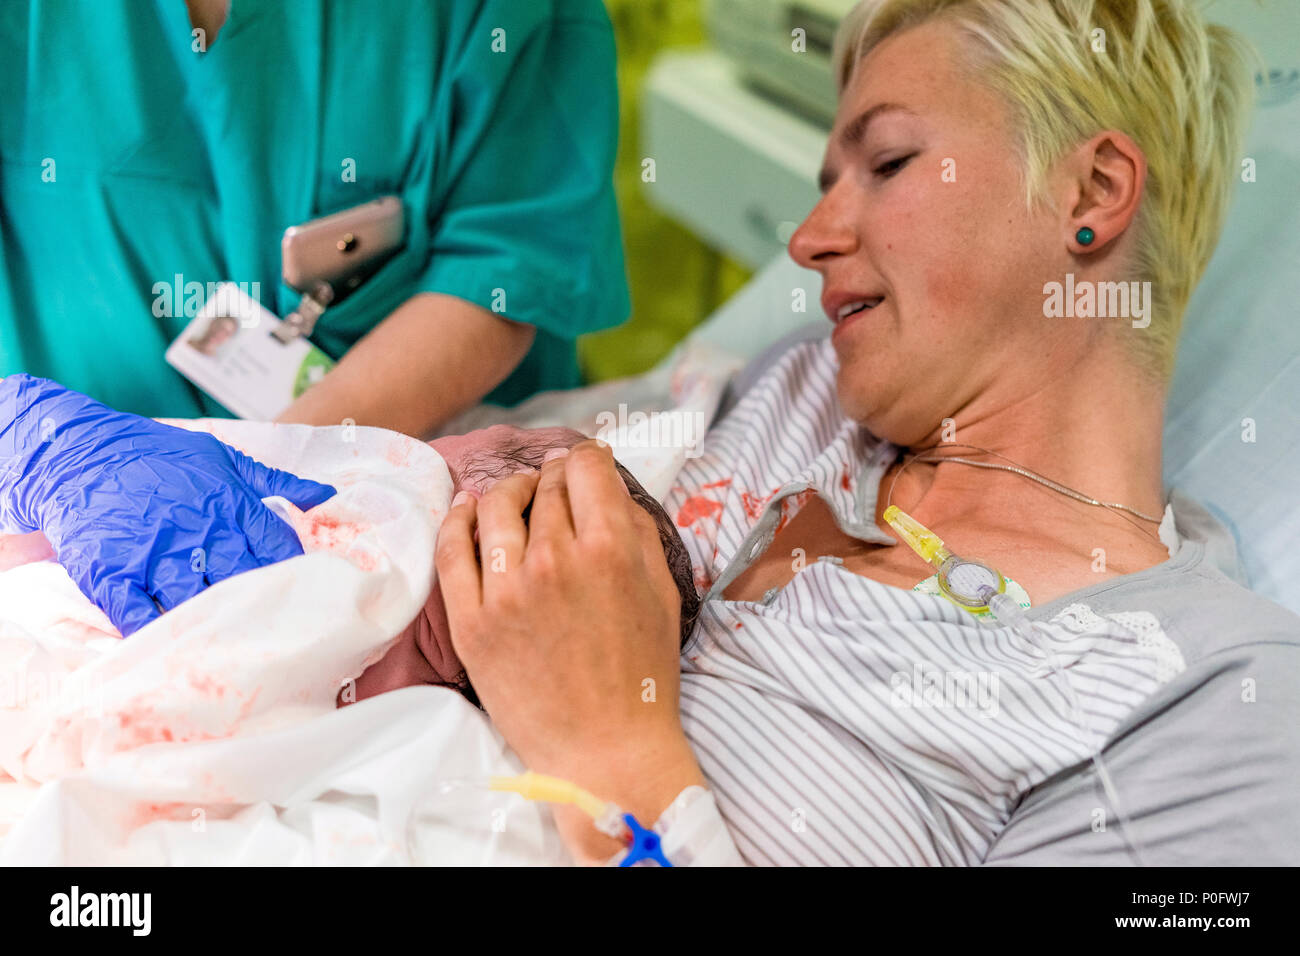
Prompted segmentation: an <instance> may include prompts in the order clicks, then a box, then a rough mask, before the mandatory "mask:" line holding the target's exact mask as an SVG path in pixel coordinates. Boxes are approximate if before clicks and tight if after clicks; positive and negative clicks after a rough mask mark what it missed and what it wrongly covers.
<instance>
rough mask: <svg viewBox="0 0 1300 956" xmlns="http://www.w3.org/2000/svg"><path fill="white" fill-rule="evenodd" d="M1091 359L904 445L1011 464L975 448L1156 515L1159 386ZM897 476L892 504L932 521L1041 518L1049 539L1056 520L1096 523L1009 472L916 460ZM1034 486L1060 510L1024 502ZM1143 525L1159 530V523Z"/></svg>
mask: <svg viewBox="0 0 1300 956" xmlns="http://www.w3.org/2000/svg"><path fill="white" fill-rule="evenodd" d="M1088 364H1089V366H1090V367H1088V368H1076V369H1073V370H1071V374H1068V375H1053V376H1050V377H1048V378H1046V379H1045V380H1044V381H1042V382H1041V383H1039V384H1038V385H1037V387H1035V388H1033V389H1032V390H1030V391H1028V392H1027V393H1023V394H1021V395H1019V396H1017V397H1014V398H1010V397H1006V396H999V395H988V396H984V397H982V398H981V399H980V400H979V401H977V402H974V403H972V404H971V406H970V407H969V409H967V410H966V411H965V412H964V413H960V414H959V415H958V417H957V418H956V420H955V428H953V429H951V430H950V431H947V432H945V431H944V430H943V429H937V430H936V431H935V432H934V433H933V434H932V435H930V436H927V438H926V439H925V440H924V441H921V442H918V443H916V444H915V445H914V446H912V447H911V448H909V449H907V451H908V452H909V453H921V452H929V453H930V454H931V455H933V456H949V455H959V456H962V457H966V458H970V459H972V460H974V461H981V462H990V463H992V464H1007V463H1008V462H1006V461H1003V460H1002V459H999V458H995V457H993V456H989V455H983V454H980V453H978V452H974V451H971V450H969V449H966V448H963V447H962V446H963V445H972V446H977V447H979V448H984V449H988V450H989V451H992V452H995V453H996V454H998V455H1002V456H1005V458H1007V459H1010V462H1012V463H1015V464H1016V465H1019V466H1021V467H1023V468H1026V469H1029V470H1031V471H1034V472H1036V473H1038V474H1039V475H1042V476H1043V477H1044V478H1049V479H1051V480H1052V481H1054V482H1057V483H1059V484H1061V485H1064V486H1066V487H1068V488H1071V489H1074V490H1076V491H1079V492H1081V493H1083V494H1084V495H1086V496H1088V497H1091V498H1096V499H1098V500H1099V501H1106V502H1116V503H1119V504H1123V505H1127V506H1128V507H1130V508H1133V509H1135V510H1136V511H1140V512H1143V513H1145V514H1148V515H1151V516H1153V517H1156V518H1158V517H1159V516H1160V515H1161V514H1162V512H1163V510H1164V490H1163V481H1162V475H1161V454H1160V448H1161V437H1162V432H1163V422H1164V413H1163V404H1164V394H1163V388H1162V387H1161V386H1160V385H1159V384H1154V383H1150V382H1148V381H1147V380H1146V379H1145V378H1144V377H1143V375H1142V374H1141V373H1140V372H1139V371H1137V370H1136V369H1133V368H1132V367H1131V366H1130V365H1129V363H1128V362H1126V361H1125V362H1117V361H1114V360H1111V361H1104V360H1103V357H1102V356H1098V357H1097V358H1096V360H1094V361H1092V362H1090V363H1088ZM895 476H897V484H896V486H895V487H894V489H893V500H894V503H896V504H899V505H900V506H901V507H903V508H905V509H908V508H909V505H910V506H911V508H912V509H917V510H920V511H921V512H922V513H928V514H930V515H931V516H932V517H939V516H944V517H956V516H959V515H970V514H987V515H990V516H991V515H1017V516H1018V520H1020V521H1023V522H1027V523H1028V525H1029V526H1030V529H1033V526H1034V525H1036V524H1039V523H1041V524H1043V525H1044V527H1042V528H1041V529H1038V530H1041V531H1042V532H1044V535H1045V536H1050V535H1052V534H1057V533H1059V529H1060V528H1061V526H1062V522H1064V523H1065V524H1066V525H1069V524H1072V523H1075V522H1074V520H1073V519H1072V518H1071V515H1077V518H1078V524H1079V525H1080V527H1081V528H1082V527H1084V526H1086V525H1087V524H1088V523H1089V522H1091V521H1095V519H1096V515H1095V514H1091V513H1090V512H1092V511H1095V510H1096V509H1090V508H1089V507H1088V506H1087V505H1084V504H1082V503H1077V502H1072V501H1071V500H1070V499H1069V498H1068V497H1067V496H1064V495H1061V494H1059V493H1058V492H1055V491H1050V490H1048V489H1047V488H1044V487H1042V486H1041V485H1033V484H1031V483H1030V482H1029V480H1028V479H1025V478H1023V477H1021V476H1018V475H1014V474H1010V473H1008V472H1005V471H998V470H989V469H981V468H972V467H969V466H965V465H960V464H950V465H945V466H943V467H935V466H933V465H923V464H921V463H917V464H913V465H912V466H910V467H909V468H907V470H906V471H902V472H901V475H900V474H899V472H898V471H895V472H894V475H891V477H890V479H888V480H890V481H892V480H893V478H894V477H895ZM1031 488H1032V489H1036V491H1035V492H1030V490H1029V489H1031ZM882 491H887V489H882ZM1037 492H1042V493H1045V494H1047V495H1049V496H1051V497H1054V498H1059V499H1060V500H1061V502H1063V504H1062V506H1061V507H1060V508H1056V507H1047V508H1027V507H1026V503H1027V501H1028V500H1030V497H1032V499H1033V500H1035V501H1037V500H1038V499H1037V497H1036V495H1037ZM976 506H978V508H976ZM918 520H923V519H921V518H920V517H919V516H918ZM1141 524H1142V525H1143V527H1144V529H1146V530H1149V531H1150V533H1151V534H1152V535H1154V534H1155V530H1156V529H1155V525H1153V524H1152V525H1148V524H1147V523H1146V522H1142V523H1141Z"/></svg>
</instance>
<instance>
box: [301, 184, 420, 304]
mask: <svg viewBox="0 0 1300 956" xmlns="http://www.w3.org/2000/svg"><path fill="white" fill-rule="evenodd" d="M405 230H406V215H405V211H404V210H403V208H402V200H401V199H399V198H398V197H397V196H381V197H380V198H378V199H375V200H372V201H371V202H367V203H363V204H362V205H360V206H353V207H352V208H350V209H344V210H342V211H340V212H336V213H331V214H330V215H328V216H322V217H321V218H319V219H313V220H311V221H310V222H304V223H302V224H301V225H297V226H290V227H289V228H288V229H286V230H285V231H284V237H283V238H282V239H281V240H280V271H281V273H282V275H283V278H284V282H285V284H286V285H288V286H289V287H290V288H293V289H297V290H298V291H299V292H308V291H310V290H311V289H312V288H314V287H315V286H316V285H317V283H320V282H326V283H329V285H330V287H331V288H332V289H333V290H334V296H335V298H336V299H341V298H343V297H344V296H346V295H347V294H348V293H349V292H351V291H352V290H353V289H355V288H356V287H357V286H359V285H360V284H361V283H362V282H364V281H365V280H366V278H367V277H369V276H370V275H372V274H373V273H374V272H376V271H377V270H378V269H379V267H380V266H382V265H383V264H384V263H385V262H387V261H388V260H389V259H390V258H392V256H393V255H394V254H395V253H396V252H397V251H398V250H400V249H401V248H402V239H403V237H404V235H405Z"/></svg>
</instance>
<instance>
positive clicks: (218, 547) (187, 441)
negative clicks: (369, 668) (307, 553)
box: [0, 375, 335, 635]
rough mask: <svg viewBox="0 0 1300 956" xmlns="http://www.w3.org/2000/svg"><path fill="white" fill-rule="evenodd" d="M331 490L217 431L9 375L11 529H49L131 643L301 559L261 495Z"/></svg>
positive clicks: (307, 502)
mask: <svg viewBox="0 0 1300 956" xmlns="http://www.w3.org/2000/svg"><path fill="white" fill-rule="evenodd" d="M334 493H335V491H334V489H333V488H331V487H330V486H329V485H322V484H319V483H317V482H314V481H306V480H304V479H302V478H297V477H295V476H293V475H291V474H289V473H287V472H283V471H277V470H276V469H274V468H268V467H266V466H265V465H262V464H260V463H259V462H256V461H254V460H253V459H252V458H249V457H248V456H247V455H244V454H241V453H240V452H238V451H236V450H235V449H233V448H231V447H229V446H228V445H225V444H223V443H222V442H220V441H218V440H217V439H215V438H213V437H212V436H211V435H206V434H201V433H197V432H188V431H185V430H184V429H181V428H174V427H172V426H170V425H162V424H159V423H158V422H155V421H153V420H151V419H148V418H141V417H139V416H137V415H127V414H123V413H121V412H115V411H113V410H112V409H111V408H108V407H106V406H104V405H101V404H100V403H99V402H96V401H94V400H93V399H90V398H87V397H86V396H85V395H82V394H80V393H78V392H73V391H70V390H68V389H66V388H64V387H62V386H61V385H58V384H57V383H55V382H51V381H48V380H46V379H40V378H33V377H32V376H30V375H10V376H8V377H7V378H4V379H0V531H9V532H13V533H28V532H32V531H41V532H44V534H45V537H46V538H48V539H49V542H50V545H51V546H52V547H53V549H54V552H55V554H56V555H57V556H58V558H59V562H60V563H61V564H62V565H63V566H64V568H66V569H67V571H68V574H69V575H71V577H72V580H73V581H75V582H76V583H77V586H78V587H79V588H81V591H82V593H83V594H85V595H86V597H88V598H89V599H90V600H91V601H93V602H94V603H95V604H96V605H97V606H98V607H99V608H100V609H101V610H103V611H104V613H105V614H107V615H108V617H109V620H111V621H112V622H113V624H114V625H115V626H116V627H117V629H118V630H119V631H121V632H122V634H123V635H129V634H132V633H134V632H135V631H137V630H139V629H140V628H141V627H143V626H144V625H145V624H147V623H148V622H149V621H151V620H153V619H154V618H155V617H157V616H158V614H159V613H160V612H159V610H158V607H157V606H155V604H154V602H155V600H156V601H157V603H158V605H161V607H162V608H163V609H164V610H170V609H171V608H174V607H176V606H177V605H178V604H180V603H181V602H183V601H186V600H188V599H189V598H191V597H193V596H194V595H196V594H198V593H199V592H200V591H202V590H203V589H204V588H206V587H207V586H208V585H210V584H215V583H216V582H218V581H220V580H222V579H224V578H228V577H231V576H233V575H236V574H239V573H240V572H242V571H249V570H252V569H253V568H259V567H262V566H264V565H268V564H273V563H274V562H276V561H283V560H284V559H285V558H291V557H294V556H296V555H299V554H302V546H301V545H300V544H299V542H298V538H297V536H296V535H295V534H294V532H293V530H292V529H291V528H290V527H289V526H288V525H287V524H285V523H284V522H283V521H282V520H280V518H279V517H277V516H276V515H275V514H274V513H273V512H272V511H271V510H270V509H269V508H267V507H266V505H264V504H262V501H261V499H262V498H265V497H269V496H271V495H282V496H283V497H285V498H287V499H289V500H290V501H292V502H293V503H294V504H295V505H297V506H298V507H299V508H302V509H304V510H306V509H308V508H311V507H314V506H315V505H318V504H320V503H321V502H322V501H326V500H328V499H329V498H330V497H332V496H333V495H334Z"/></svg>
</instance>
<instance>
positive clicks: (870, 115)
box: [817, 103, 916, 192]
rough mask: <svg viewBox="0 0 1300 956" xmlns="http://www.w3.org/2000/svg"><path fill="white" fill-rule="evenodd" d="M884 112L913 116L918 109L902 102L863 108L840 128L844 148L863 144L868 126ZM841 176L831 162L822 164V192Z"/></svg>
mask: <svg viewBox="0 0 1300 956" xmlns="http://www.w3.org/2000/svg"><path fill="white" fill-rule="evenodd" d="M882 113H907V114H909V115H911V116H915V115H916V111H915V110H913V109H910V108H908V107H906V106H904V105H902V104H901V103H877V104H876V105H875V106H872V107H869V108H868V109H865V110H863V111H862V112H861V113H859V114H858V115H857V116H855V117H854V118H853V119H851V120H849V121H848V122H847V123H845V124H844V128H843V129H842V130H840V135H839V142H840V147H841V148H843V149H852V148H853V147H855V146H858V145H860V144H861V142H862V140H863V139H864V138H865V137H866V135H867V127H868V126H870V125H871V121H872V120H874V119H875V118H876V117H877V116H880V115H881V114H882ZM838 178H839V172H838V171H837V170H835V169H834V168H833V167H831V166H830V164H829V163H827V164H826V165H823V166H822V169H821V172H819V173H818V174H817V186H818V188H819V189H820V190H821V191H822V192H826V190H828V189H830V188H831V186H833V185H835V180H836V179H838Z"/></svg>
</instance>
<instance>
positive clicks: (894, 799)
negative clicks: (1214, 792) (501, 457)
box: [666, 341, 1183, 864]
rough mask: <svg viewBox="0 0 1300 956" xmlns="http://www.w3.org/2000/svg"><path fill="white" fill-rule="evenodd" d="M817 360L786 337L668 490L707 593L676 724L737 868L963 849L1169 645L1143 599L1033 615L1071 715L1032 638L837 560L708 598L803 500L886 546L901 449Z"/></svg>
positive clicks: (914, 858)
mask: <svg viewBox="0 0 1300 956" xmlns="http://www.w3.org/2000/svg"><path fill="white" fill-rule="evenodd" d="M835 371H836V362H835V357H834V353H833V351H832V349H831V346H830V343H829V342H827V341H821V342H815V343H805V344H803V345H800V346H797V347H795V348H794V349H792V350H791V351H790V352H788V353H786V354H785V355H784V356H783V357H782V358H781V360H780V361H779V362H778V363H777V364H776V365H775V366H773V368H772V369H771V370H770V371H769V372H768V373H767V374H766V375H765V376H764V377H763V378H761V379H760V380H759V381H758V383H757V384H756V385H755V386H754V387H753V388H752V389H751V391H750V392H749V393H748V394H747V395H746V396H745V397H744V398H743V399H742V401H741V402H740V404H739V405H738V406H737V407H736V408H735V409H734V410H733V411H732V412H731V414H729V415H728V416H727V417H726V418H725V419H724V420H723V421H722V422H721V423H720V424H719V425H718V426H717V427H715V428H714V429H713V430H712V431H711V432H710V433H709V435H708V438H707V440H706V442H705V445H704V449H703V454H702V455H701V456H700V457H698V458H695V459H692V460H690V461H688V462H687V465H686V467H685V469H684V470H683V471H682V473H681V475H680V477H679V479H678V486H677V487H675V488H674V489H673V491H672V493H671V495H670V497H669V498H668V500H667V502H666V504H667V508H668V512H669V514H670V515H673V516H674V517H675V518H676V520H677V524H678V525H679V528H680V531H681V533H682V536H683V538H684V539H685V541H686V545H687V548H688V549H689V550H690V552H691V556H692V560H693V562H694V565H695V573H696V578H697V585H698V586H699V587H700V588H701V589H702V590H708V592H709V593H708V600H706V602H705V607H704V609H703V611H702V613H701V617H700V622H699V625H698V626H697V628H696V631H695V635H694V636H693V638H692V640H691V641H690V642H689V643H688V644H687V646H686V648H685V649H684V651H683V655H682V716H683V723H684V725H685V728H686V733H687V736H688V737H689V739H690V741H691V744H692V745H693V747H694V749H695V752H696V755H697V756H698V758H699V760H700V764H701V767H702V768H703V770H704V774H705V776H706V777H707V778H708V780H709V783H710V786H711V788H712V790H713V792H714V794H715V796H716V799H717V802H718V807H719V810H720V812H721V815H722V818H723V820H724V821H725V824H726V827H727V829H728V830H729V831H730V833H731V836H732V838H733V839H734V840H735V844H736V847H737V849H738V850H739V851H740V854H741V855H742V856H743V857H744V859H745V860H746V861H747V862H750V863H754V864H961V863H977V862H979V861H980V860H982V859H983V857H984V854H985V853H986V852H987V850H988V848H989V846H990V845H991V843H992V842H993V839H994V838H995V837H996V835H997V834H998V832H999V830H1000V829H1001V828H1002V827H1003V826H1004V825H1005V823H1006V822H1007V820H1008V818H1009V817H1010V814H1011V812H1012V810H1013V808H1014V807H1015V805H1016V802H1017V800H1018V798H1019V797H1020V796H1021V795H1022V794H1023V793H1024V792H1025V791H1026V790H1028V789H1029V788H1030V787H1033V786H1035V785H1036V784H1038V783H1040V782H1042V781H1043V780H1045V779H1046V778H1048V777H1050V776H1052V775H1053V774H1055V773H1057V772H1058V771H1060V770H1061V769H1063V768H1066V767H1070V766H1074V765H1076V764H1078V763H1079V762H1080V761H1084V760H1087V759H1088V757H1089V756H1090V754H1091V753H1092V752H1093V751H1094V750H1095V749H1097V748H1098V747H1099V746H1100V745H1101V743H1102V742H1103V741H1104V740H1105V739H1106V737H1107V736H1108V735H1109V734H1110V732H1111V731H1112V730H1113V729H1114V728H1115V726H1116V725H1117V724H1118V723H1119V722H1120V720H1121V719H1122V718H1123V717H1124V716H1125V715H1126V714H1128V713H1129V711H1131V710H1132V709H1133V708H1134V707H1135V706H1136V705H1137V704H1138V703H1139V702H1140V701H1141V700H1142V699H1143V698H1145V697H1147V696H1148V695H1149V694H1151V693H1152V692H1153V691H1154V690H1155V689H1156V688H1158V687H1159V686H1161V685H1162V684H1164V683H1166V682H1167V681H1169V680H1171V679H1172V678H1173V677H1174V676H1175V675H1176V674H1177V673H1178V672H1179V671H1181V670H1182V668H1183V659H1182V656H1181V654H1180V652H1179V650H1178V647H1177V646H1176V645H1175V644H1174V643H1173V642H1171V641H1170V640H1169V639H1168V638H1167V637H1166V636H1165V635H1164V634H1163V633H1162V632H1161V630H1160V627H1159V625H1158V622H1157V621H1156V619H1155V617H1154V616H1152V615H1150V614H1147V613H1145V612H1140V611H1139V612H1130V613H1127V614H1112V615H1109V616H1106V617H1102V616H1099V615H1097V614H1095V613H1093V612H1092V611H1091V610H1090V609H1089V608H1088V607H1087V606H1085V605H1083V604H1071V605H1068V606H1067V607H1065V608H1064V609H1063V610H1061V611H1060V612H1059V613H1057V614H1055V615H1054V616H1053V617H1051V618H1050V620H1043V619H1040V622H1041V623H1043V624H1045V625H1046V630H1047V631H1048V632H1049V633H1050V635H1051V641H1052V646H1053V648H1054V652H1055V654H1056V662H1057V668H1058V669H1059V671H1061V672H1063V673H1064V674H1066V675H1068V679H1069V681H1070V685H1071V688H1072V690H1073V694H1074V701H1075V703H1076V704H1077V706H1078V708H1079V711H1078V713H1080V719H1081V723H1080V722H1076V721H1075V720H1074V719H1072V715H1073V714H1074V713H1076V711H1074V710H1073V709H1072V705H1071V701H1070V697H1069V695H1068V693H1067V691H1066V689H1065V688H1063V686H1062V682H1061V678H1060V677H1059V676H1058V672H1057V670H1054V669H1053V667H1052V666H1051V665H1050V663H1049V661H1048V660H1047V657H1046V653H1045V650H1044V649H1043V646H1042V645H1038V644H1031V643H1029V642H1027V641H1026V640H1024V639H1023V638H1021V637H1020V636H1018V635H1017V634H1015V633H1014V632H1012V631H1011V630H1010V629H1008V628H1002V627H991V626H982V625H979V624H977V623H976V621H975V619H974V618H972V617H971V616H970V615H968V614H966V613H965V612H963V611H960V610H958V609H957V608H956V607H954V606H953V605H951V604H949V603H948V602H946V601H945V600H943V599H942V598H939V597H935V596H930V595H925V594H919V593H913V592H909V591H904V590H902V589H899V588H895V587H891V586H887V585H884V584H881V583H879V582H876V581H872V580H870V579H869V578H866V577H862V576H860V575H856V574H853V573H851V572H849V571H847V570H846V569H844V568H843V567H841V566H839V565H838V564H837V563H836V562H835V561H834V560H833V559H829V560H828V559H823V560H815V559H814V556H809V557H808V558H807V564H806V566H805V567H804V568H803V570H801V571H800V572H799V573H798V574H796V575H795V577H794V579H793V580H792V581H791V582H790V583H789V584H788V585H787V586H786V587H784V588H782V589H779V590H777V589H774V590H773V591H771V592H768V594H767V595H766V596H765V599H764V600H763V601H761V602H736V601H727V600H724V599H723V598H722V597H721V592H722V590H723V589H724V588H725V587H726V585H727V584H728V583H730V581H731V580H733V579H734V578H735V577H736V576H737V575H738V574H739V573H741V572H742V571H743V570H744V568H745V567H746V566H747V565H748V564H749V562H750V561H751V560H752V559H753V558H754V557H756V556H757V555H759V554H761V553H762V552H763V550H764V549H765V548H766V546H767V544H768V543H769V542H770V541H771V539H772V537H773V536H774V535H775V533H776V531H777V530H778V528H779V527H780V526H781V525H782V523H783V522H784V521H786V520H788V519H789V518H790V517H791V516H792V515H793V514H794V512H795V511H796V510H797V509H798V507H799V506H800V505H801V504H802V503H803V502H805V501H807V500H808V497H809V496H810V495H811V494H820V495H821V496H822V497H823V498H824V499H825V500H826V503H827V505H828V506H829V507H830V508H831V509H832V511H833V512H834V513H835V515H836V517H837V520H838V521H839V522H840V525H841V527H843V528H845V530H847V531H850V532H851V533H853V534H854V535H855V536H857V537H860V538H862V539H863V540H866V541H875V542H880V543H893V539H892V538H891V537H890V536H889V535H887V534H885V533H884V532H882V531H881V530H880V529H878V528H877V527H876V525H875V522H874V516H875V503H876V495H877V491H878V488H879V484H880V479H881V476H882V474H883V473H884V471H885V469H886V468H887V467H888V466H889V465H890V464H891V463H892V462H893V460H894V459H895V456H896V454H897V449H896V448H895V447H894V446H891V445H889V444H888V443H885V442H882V441H880V440H878V439H876V438H874V437H872V436H871V435H869V434H868V433H866V432H865V431H864V430H863V429H861V428H860V427H858V426H857V425H855V424H854V423H852V422H851V421H849V420H847V419H846V418H844V417H843V415H842V414H841V413H840V411H839V408H838V404H837V402H836V398H835ZM793 560H795V559H794V558H793V557H792V561H793ZM917 577H918V580H919V579H920V578H922V577H924V573H923V568H921V566H920V565H919V563H918V575H917ZM1099 812H1105V813H1107V814H1109V809H1108V808H1105V806H1104V802H1100V801H1099Z"/></svg>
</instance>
